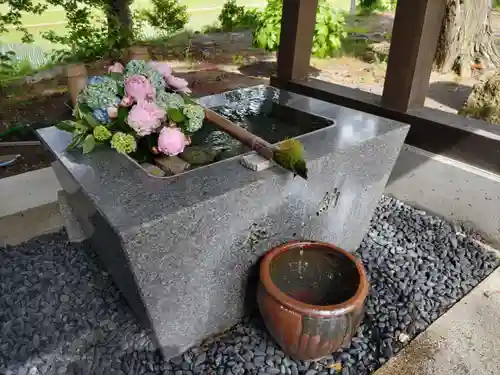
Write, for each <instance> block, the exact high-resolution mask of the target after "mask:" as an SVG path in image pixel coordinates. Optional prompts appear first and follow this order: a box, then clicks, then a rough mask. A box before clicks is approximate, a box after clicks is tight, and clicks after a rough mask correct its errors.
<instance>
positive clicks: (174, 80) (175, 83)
mask: <svg viewBox="0 0 500 375" xmlns="http://www.w3.org/2000/svg"><path fill="white" fill-rule="evenodd" d="M166 81H167V85H169V86H170V87H171V88H172V89H174V90H176V91H181V92H184V93H190V92H191V90H190V89H189V88H188V81H186V80H185V79H183V78H179V77H175V76H169V77H167V79H166Z"/></svg>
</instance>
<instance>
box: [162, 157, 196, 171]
mask: <svg viewBox="0 0 500 375" xmlns="http://www.w3.org/2000/svg"><path fill="white" fill-rule="evenodd" d="M155 163H156V164H157V165H158V166H159V167H160V168H161V169H163V170H164V171H165V172H167V173H169V174H173V175H176V174H179V173H182V172H184V171H185V170H186V169H188V168H189V166H190V165H189V163H188V162H186V161H185V160H182V159H181V158H180V157H178V156H160V157H158V158H155Z"/></svg>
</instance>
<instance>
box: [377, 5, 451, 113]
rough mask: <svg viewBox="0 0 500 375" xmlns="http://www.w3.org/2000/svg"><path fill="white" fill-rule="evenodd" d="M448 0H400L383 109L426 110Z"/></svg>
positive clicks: (386, 78) (394, 27)
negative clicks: (424, 108)
mask: <svg viewBox="0 0 500 375" xmlns="http://www.w3.org/2000/svg"><path fill="white" fill-rule="evenodd" d="M445 6H446V0H399V1H398V4H397V7H396V17H395V20H394V26H393V30H392V40H391V48H390V52H389V61H388V65H387V73H386V76H385V84H384V93H383V96H382V106H384V107H386V108H389V109H393V110H396V111H400V112H407V111H408V110H410V109H417V108H422V107H423V106H424V102H425V97H426V96H427V90H428V88H429V78H430V76H431V71H432V64H433V61H434V54H435V52H436V47H437V42H438V38H439V33H440V31H441V24H442V21H443V17H444V11H445Z"/></svg>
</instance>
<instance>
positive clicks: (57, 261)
mask: <svg viewBox="0 0 500 375" xmlns="http://www.w3.org/2000/svg"><path fill="white" fill-rule="evenodd" d="M458 229H459V228H458ZM456 230H457V228H456V227H455V228H454V227H452V226H451V225H450V224H448V223H446V222H444V221H442V220H440V219H438V218H435V217H432V216H426V215H425V214H424V213H423V212H419V211H417V210H415V209H413V208H411V207H410V206H407V205H405V204H403V203H401V202H399V201H396V200H394V199H391V198H383V199H382V200H381V203H380V205H379V207H378V208H377V211H376V214H375V216H374V220H373V222H372V225H371V227H370V230H369V232H368V234H367V235H366V237H365V239H364V241H363V244H362V245H361V247H360V249H359V255H360V256H361V257H362V259H363V262H364V264H365V266H366V268H367V270H368V272H369V275H370V279H371V283H372V289H371V293H370V296H369V298H368V301H367V314H366V316H365V319H364V321H363V324H362V327H361V331H360V333H359V335H358V336H357V337H356V338H355V339H354V341H353V343H352V345H351V346H350V348H348V349H346V350H344V351H341V352H339V353H335V354H333V355H332V356H331V357H329V358H326V359H324V360H322V361H320V362H317V363H314V362H312V363H309V362H303V361H294V360H292V359H290V358H289V357H287V356H285V355H284V353H283V352H282V351H281V350H280V349H279V348H278V347H277V346H276V344H275V343H274V342H273V340H272V339H271V338H270V337H269V336H268V335H267V333H266V331H265V330H264V329H263V326H262V322H261V321H260V319H259V318H258V317H256V318H248V319H245V320H244V321H243V322H242V323H240V324H238V325H237V326H235V327H234V328H233V329H232V330H231V331H230V332H228V333H227V334H225V335H224V336H223V337H220V338H218V339H217V340H216V341H214V342H212V343H210V344H207V345H206V346H205V347H203V348H197V349H193V350H190V351H189V352H187V353H184V355H182V356H180V357H178V358H174V359H172V360H171V361H169V362H165V361H163V360H162V359H161V357H160V356H159V354H158V353H157V352H156V351H155V350H154V348H153V345H152V343H151V342H150V340H149V339H148V337H147V334H146V332H144V331H143V330H141V329H140V328H139V327H138V326H137V324H136V323H135V321H134V319H133V316H132V314H131V312H130V311H129V309H128V308H127V306H126V305H125V303H124V302H123V301H122V299H121V298H120V295H119V293H118V292H117V290H116V288H115V287H114V285H113V284H112V282H111V280H110V277H109V276H108V274H107V273H106V272H105V271H104V270H103V269H102V268H101V266H100V265H99V263H98V262H97V260H96V257H95V254H94V252H93V250H92V248H91V247H90V246H89V245H88V244H82V245H74V244H68V243H67V240H66V235H65V234H64V233H59V234H56V235H47V236H42V237H38V238H36V239H33V240H31V241H29V242H27V243H25V244H22V245H20V246H15V247H7V248H0V374H2V375H3V374H9V375H37V374H51V375H52V374H79V375H80V374H81V375H86V374H106V375H111V374H141V375H143V374H148V375H151V374H168V375H172V374H175V375H196V374H216V375H240V374H241V375H243V374H253V375H266V374H267V375H278V374H290V375H298V374H304V375H326V374H333V373H334V370H333V369H332V368H331V367H332V366H333V365H334V364H335V363H336V362H338V361H340V362H342V364H343V370H342V372H341V374H342V375H346V374H347V375H348V374H350V375H364V374H369V373H371V372H373V370H375V369H376V368H378V367H379V366H380V365H381V364H383V363H385V362H386V361H387V360H388V359H389V358H390V357H391V356H393V355H394V354H395V353H397V352H398V351H399V350H400V349H401V347H402V346H403V344H402V343H401V342H400V341H399V338H400V337H401V338H404V335H401V334H406V335H408V336H409V337H410V338H413V337H414V336H415V335H416V334H418V333H419V332H420V331H422V330H423V329H425V328H426V327H427V326H428V325H429V324H430V323H431V322H432V321H434V320H435V319H437V318H438V317H439V315H441V314H442V313H443V312H444V311H446V310H447V309H448V308H449V307H450V306H451V305H452V304H454V303H455V302H456V301H457V300H458V299H460V298H461V297H462V296H463V295H464V294H465V293H467V292H468V291H469V290H470V289H471V288H473V287H474V286H475V285H477V284H478V283H479V281H480V280H482V279H484V278H485V277H486V276H487V275H488V274H489V273H490V272H491V271H492V270H493V269H494V268H495V267H496V266H498V264H499V262H498V259H497V258H496V257H495V256H494V255H493V254H489V253H486V252H484V251H483V250H481V249H480V248H479V247H478V246H477V245H476V244H475V243H474V242H473V241H472V239H471V237H470V236H469V235H468V236H462V235H460V234H458V235H457V234H456Z"/></svg>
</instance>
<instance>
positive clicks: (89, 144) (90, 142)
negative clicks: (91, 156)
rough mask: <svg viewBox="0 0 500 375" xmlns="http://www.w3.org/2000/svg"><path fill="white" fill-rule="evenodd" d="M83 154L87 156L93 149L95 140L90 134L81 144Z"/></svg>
mask: <svg viewBox="0 0 500 375" xmlns="http://www.w3.org/2000/svg"><path fill="white" fill-rule="evenodd" d="M82 148H83V153H84V154H88V153H89V152H92V150H93V149H94V148H95V139H94V136H93V135H92V134H88V135H87V136H86V137H85V140H84V141H83V143H82Z"/></svg>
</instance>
